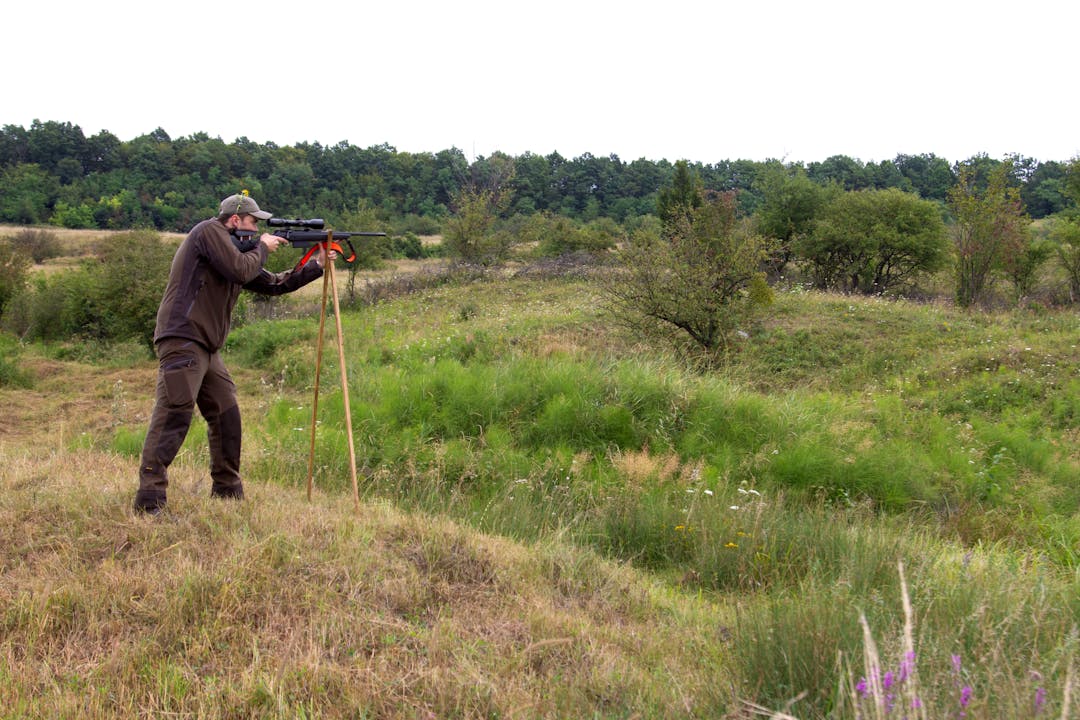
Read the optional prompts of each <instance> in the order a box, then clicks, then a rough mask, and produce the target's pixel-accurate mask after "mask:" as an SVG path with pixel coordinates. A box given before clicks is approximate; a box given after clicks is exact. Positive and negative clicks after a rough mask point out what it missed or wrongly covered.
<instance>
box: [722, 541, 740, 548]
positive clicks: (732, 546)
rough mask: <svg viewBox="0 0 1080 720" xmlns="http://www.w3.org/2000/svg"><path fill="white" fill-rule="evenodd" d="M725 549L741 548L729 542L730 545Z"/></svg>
mask: <svg viewBox="0 0 1080 720" xmlns="http://www.w3.org/2000/svg"><path fill="white" fill-rule="evenodd" d="M724 547H726V548H737V547H739V546H738V545H736V544H735V543H733V542H729V543H728V544H727V545H725V546H724Z"/></svg>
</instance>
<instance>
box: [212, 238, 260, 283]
mask: <svg viewBox="0 0 1080 720" xmlns="http://www.w3.org/2000/svg"><path fill="white" fill-rule="evenodd" d="M215 230H216V228H215ZM215 230H207V231H205V232H203V233H202V238H201V241H202V242H201V245H202V251H203V254H204V255H205V257H206V259H207V260H208V261H209V263H210V267H212V268H213V269H214V270H216V271H217V272H218V274H220V275H221V276H222V277H223V278H225V279H226V280H228V281H229V282H234V283H236V284H237V285H243V284H244V283H248V282H251V281H252V280H254V279H255V278H257V277H258V276H259V274H260V272H261V271H262V267H263V264H264V263H265V262H266V258H267V256H268V255H269V254H270V253H269V251H268V250H267V249H266V246H265V245H263V244H262V243H259V244H258V245H256V246H255V249H254V250H249V251H247V252H244V253H242V252H240V250H238V249H237V247H236V245H234V244H233V242H232V240H231V239H229V233H228V231H226V230H224V228H222V230H221V231H220V232H217V231H215Z"/></svg>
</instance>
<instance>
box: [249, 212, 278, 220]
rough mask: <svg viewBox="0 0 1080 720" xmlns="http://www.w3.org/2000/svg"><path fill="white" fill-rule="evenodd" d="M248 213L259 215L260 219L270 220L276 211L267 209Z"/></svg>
mask: <svg viewBox="0 0 1080 720" xmlns="http://www.w3.org/2000/svg"><path fill="white" fill-rule="evenodd" d="M248 214H249V215H252V216H254V217H257V218H259V219H260V220H269V219H270V218H272V217H274V213H268V212H266V211H265V210H259V211H258V212H253V213H248Z"/></svg>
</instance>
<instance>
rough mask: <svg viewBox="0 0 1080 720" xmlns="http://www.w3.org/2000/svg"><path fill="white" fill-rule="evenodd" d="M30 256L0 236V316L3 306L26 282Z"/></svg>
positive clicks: (1, 315) (2, 314) (0, 316)
mask: <svg viewBox="0 0 1080 720" xmlns="http://www.w3.org/2000/svg"><path fill="white" fill-rule="evenodd" d="M29 268H30V256H29V255H28V254H26V253H25V252H23V251H22V250H21V249H20V248H19V247H18V246H17V245H15V244H14V243H13V242H11V241H10V240H8V239H5V238H0V318H2V317H3V316H4V306H5V305H7V302H8V300H10V299H11V297H12V296H13V295H15V294H16V293H18V292H19V291H20V290H21V289H22V287H23V285H24V284H25V283H26V272H27V270H28V269H29Z"/></svg>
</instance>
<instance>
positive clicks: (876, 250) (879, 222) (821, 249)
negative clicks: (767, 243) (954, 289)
mask: <svg viewBox="0 0 1080 720" xmlns="http://www.w3.org/2000/svg"><path fill="white" fill-rule="evenodd" d="M795 248H796V250H797V252H798V254H799V256H800V258H801V259H802V260H803V261H804V262H806V263H807V264H808V265H809V266H810V269H811V273H812V274H813V276H814V278H815V280H816V282H817V284H818V286H820V287H822V288H837V289H840V290H851V291H856V292H863V293H882V292H885V291H887V290H889V289H892V288H894V287H896V286H898V285H900V284H901V283H903V282H907V281H909V280H910V279H911V278H913V277H915V276H916V275H918V274H920V273H927V272H933V271H934V270H937V269H938V268H940V267H941V265H942V263H943V262H944V261H945V257H946V254H945V250H946V235H945V224H944V222H943V221H942V220H941V215H940V213H939V212H938V209H937V206H936V205H935V204H934V203H932V202H930V201H928V200H922V199H920V198H919V197H918V196H916V195H913V194H911V193H905V192H903V191H901V190H897V189H896V188H889V189H887V190H862V191H857V192H846V193H843V194H841V195H839V196H837V197H836V198H835V199H834V200H833V201H832V202H830V203H829V204H828V205H826V206H825V208H824V210H823V211H822V212H821V215H820V217H819V218H818V220H817V222H816V223H815V226H814V230H813V232H812V233H810V234H809V235H806V236H804V237H800V238H797V239H796V241H795Z"/></svg>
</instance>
